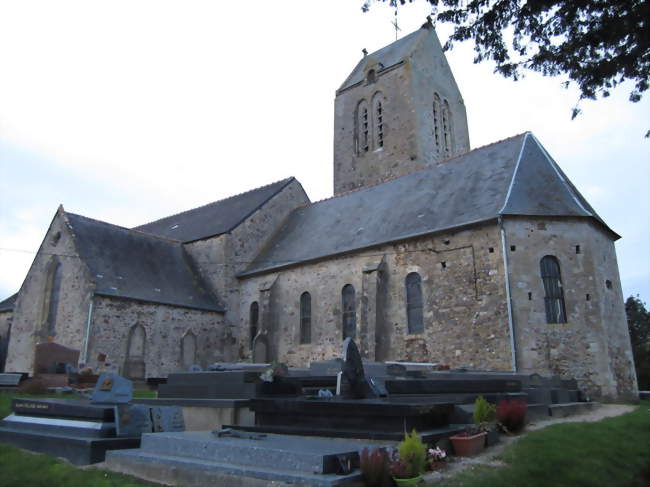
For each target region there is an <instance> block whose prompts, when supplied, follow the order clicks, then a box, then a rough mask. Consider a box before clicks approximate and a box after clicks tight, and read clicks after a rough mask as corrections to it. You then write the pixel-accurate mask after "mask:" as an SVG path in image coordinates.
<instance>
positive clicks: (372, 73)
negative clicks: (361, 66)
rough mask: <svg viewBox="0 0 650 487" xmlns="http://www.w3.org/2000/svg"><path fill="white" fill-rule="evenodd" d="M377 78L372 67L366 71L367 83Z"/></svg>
mask: <svg viewBox="0 0 650 487" xmlns="http://www.w3.org/2000/svg"><path fill="white" fill-rule="evenodd" d="M376 80H377V73H376V72H375V70H374V69H371V70H370V71H368V84H370V83H374V82H375V81H376Z"/></svg>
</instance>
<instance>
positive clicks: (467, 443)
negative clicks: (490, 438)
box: [449, 428, 487, 457]
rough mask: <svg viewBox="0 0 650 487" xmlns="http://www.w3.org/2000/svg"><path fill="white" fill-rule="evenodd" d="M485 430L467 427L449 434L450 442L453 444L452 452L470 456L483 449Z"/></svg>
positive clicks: (461, 455) (460, 455)
mask: <svg viewBox="0 0 650 487" xmlns="http://www.w3.org/2000/svg"><path fill="white" fill-rule="evenodd" d="M486 436H487V433H486V432H485V431H480V430H477V429H476V428H469V429H467V430H465V431H463V432H462V433H458V434H457V435H454V436H450V437H449V439H450V440H451V444H452V445H454V453H455V454H456V455H457V456H459V457H471V456H472V455H476V454H477V453H479V452H481V451H483V449H484V448H485V437H486Z"/></svg>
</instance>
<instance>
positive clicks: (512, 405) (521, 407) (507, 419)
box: [497, 399, 528, 433]
mask: <svg viewBox="0 0 650 487" xmlns="http://www.w3.org/2000/svg"><path fill="white" fill-rule="evenodd" d="M527 410H528V404H526V403H525V402H524V401H520V400H508V399H504V400H503V401H500V402H499V404H498V405H497V421H498V422H499V424H500V425H501V427H502V428H503V429H504V430H505V431H506V433H517V432H518V431H521V430H522V429H523V428H524V424H525V422H526V411H527Z"/></svg>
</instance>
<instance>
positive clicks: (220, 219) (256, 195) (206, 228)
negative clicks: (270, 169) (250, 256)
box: [135, 178, 294, 243]
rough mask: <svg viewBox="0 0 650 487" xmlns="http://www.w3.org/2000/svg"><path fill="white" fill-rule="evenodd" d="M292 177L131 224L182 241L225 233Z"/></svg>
mask: <svg viewBox="0 0 650 487" xmlns="http://www.w3.org/2000/svg"><path fill="white" fill-rule="evenodd" d="M292 181H294V178H287V179H283V180H282V181H278V182H275V183H272V184H269V185H267V186H262V187H261V188H257V189H253V190H251V191H248V192H246V193H241V194H238V195H235V196H232V197H230V198H226V199H223V200H220V201H215V202H214V203H210V204H207V205H205V206H201V207H199V208H194V209H193V210H188V211H184V212H182V213H178V214H177V215H172V216H168V217H166V218H162V219H160V220H156V221H154V222H151V223H147V224H146V225H140V226H139V227H135V230H140V231H142V232H146V233H150V234H153V235H159V236H161V237H166V238H171V239H173V240H178V241H180V242H183V243H188V242H192V241H195V240H201V239H203V238H208V237H213V236H215V235H220V234H222V233H227V232H229V231H230V230H232V229H233V228H235V227H236V226H237V225H239V224H240V223H241V222H242V221H244V220H245V219H246V218H248V217H249V216H250V215H251V214H253V213H254V212H255V211H257V210H258V209H259V208H260V207H261V206H262V205H264V203H266V202H267V201H268V200H270V199H271V198H273V196H275V195H276V194H278V193H279V192H280V191H282V190H283V189H284V188H285V187H286V186H287V185H288V184H289V183H291V182H292Z"/></svg>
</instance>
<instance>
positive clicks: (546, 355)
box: [0, 24, 637, 399]
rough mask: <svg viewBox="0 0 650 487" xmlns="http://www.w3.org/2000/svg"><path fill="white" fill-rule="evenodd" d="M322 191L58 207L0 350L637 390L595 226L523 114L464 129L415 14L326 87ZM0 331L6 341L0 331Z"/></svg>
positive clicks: (4, 328)
mask: <svg viewBox="0 0 650 487" xmlns="http://www.w3.org/2000/svg"><path fill="white" fill-rule="evenodd" d="M334 110H335V123H334V161H333V169H334V171H333V173H334V174H333V176H334V195H333V196H332V197H331V198H329V199H326V200H323V201H318V202H311V201H310V200H309V198H308V196H307V195H306V193H305V191H304V190H303V188H302V186H301V184H300V183H299V182H298V181H297V180H296V179H294V178H290V179H286V180H282V181H278V182H275V183H272V184H269V185H268V186H264V187H261V188H257V189H253V190H251V191H249V192H247V193H243V194H239V195H236V196H232V197H230V198H227V199H224V200H221V201H216V202H214V203H211V204H208V205H205V206H202V207H200V208H195V209H192V210H189V211H185V212H182V213H179V214H177V215H172V216H169V217H166V218H163V219H160V220H158V221H154V222H152V223H147V224H144V225H141V226H139V227H136V228H132V229H128V228H123V227H119V226H116V225H112V224H110V223H105V222H101V221H97V220H93V219H91V218H87V217H85V216H81V215H76V214H73V213H68V212H66V211H65V210H64V209H63V207H59V209H58V210H57V211H56V214H55V215H54V218H53V220H52V223H51V225H50V227H49V229H48V231H47V233H46V235H45V238H44V239H43V242H42V244H41V246H40V249H39V251H38V253H37V255H36V257H35V259H34V262H33V264H32V266H31V268H30V270H29V272H28V274H27V276H26V278H25V281H24V283H23V284H22V286H21V288H20V290H19V291H18V293H17V294H16V295H14V296H12V297H11V298H9V299H7V300H5V301H3V302H2V303H0V334H1V335H2V343H3V347H4V348H3V347H0V349H2V350H3V352H2V355H3V357H2V360H3V361H4V362H5V363H4V368H5V370H6V371H13V372H33V362H34V347H35V345H36V344H38V343H42V342H46V341H54V342H56V343H59V344H62V345H65V346H67V347H70V348H74V349H76V350H79V352H80V363H82V364H84V365H87V366H90V367H92V368H93V370H95V371H97V372H102V371H118V372H120V373H123V374H125V375H126V376H128V377H131V378H135V379H145V378H159V377H165V376H166V375H167V374H169V373H170V372H174V371H178V370H182V369H187V368H188V367H189V366H190V365H192V364H200V365H202V366H204V367H205V366H207V365H208V364H210V363H213V362H216V361H251V360H253V361H271V360H278V361H282V362H285V363H287V364H289V365H292V366H305V365H307V364H308V363H309V362H310V361H312V360H325V359H331V358H333V357H336V356H338V355H339V353H340V345H341V341H342V340H343V339H344V338H345V337H348V336H350V337H354V339H355V341H356V342H357V343H358V344H359V349H360V350H361V353H362V355H363V356H364V357H366V358H367V359H368V360H377V361H381V360H394V361H416V362H437V363H441V364H447V365H449V366H450V367H452V368H453V367H467V368H473V369H483V370H502V371H508V370H516V371H520V372H538V373H541V374H558V375H561V376H564V377H575V378H576V379H577V380H578V381H579V384H580V386H581V387H582V388H583V389H585V390H587V391H589V392H590V393H591V394H593V395H594V396H596V397H603V398H610V399H611V398H631V397H635V395H636V394H637V383H636V377H635V373H634V366H633V358H632V352H631V347H630V338H629V335H628V331H627V324H626V317H625V310H624V303H623V295H622V290H621V283H620V279H619V273H618V266H617V262H616V253H615V248H614V242H615V241H616V240H617V239H618V238H619V236H618V235H617V234H616V233H615V232H614V231H613V230H612V229H610V228H609V227H608V226H607V224H606V223H605V222H604V221H603V220H602V219H601V218H600V217H599V216H598V214H597V213H596V212H595V211H594V209H593V208H592V207H591V206H590V205H589V203H588V202H587V201H586V200H585V199H584V198H583V196H582V195H581V194H580V193H579V192H578V190H577V189H576V188H575V187H574V186H573V185H572V184H571V182H570V181H569V180H568V179H567V177H566V176H565V174H564V173H563V172H562V170H561V169H560V168H559V166H558V165H557V164H556V163H555V161H554V160H553V159H552V158H551V157H550V155H549V154H548V153H547V152H546V150H545V149H544V148H543V147H542V145H541V144H540V142H539V141H538V140H537V139H536V138H535V136H534V135H532V134H531V133H524V134H520V135H515V136H513V137H511V138H509V139H506V140H502V141H499V142H495V143H493V144H491V145H488V146H485V147H480V148H477V149H473V150H470V143H469V134H468V128H467V117H466V113H465V106H464V103H463V99H462V96H461V94H460V91H459V89H458V87H457V85H456V82H455V80H454V77H453V75H452V72H451V70H450V68H449V65H448V64H447V61H446V59H445V56H444V54H443V52H442V49H441V45H440V42H439V40H438V38H437V36H436V34H435V31H434V29H433V27H432V26H431V25H430V24H425V25H424V26H423V27H422V28H421V29H419V30H417V31H416V32H413V33H411V34H410V35H408V36H405V37H403V38H402V39H399V40H397V41H396V42H394V43H392V44H390V45H388V46H386V47H384V48H382V49H380V50H379V51H377V52H374V53H372V54H369V55H365V56H364V57H363V58H362V59H361V61H360V62H359V63H358V65H357V66H356V67H355V68H354V69H353V70H352V72H351V74H350V75H349V76H348V78H347V79H346V80H345V81H344V82H343V84H342V85H341V87H340V88H339V89H338V90H337V92H336V101H335V109H334ZM7 344H8V346H7Z"/></svg>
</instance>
